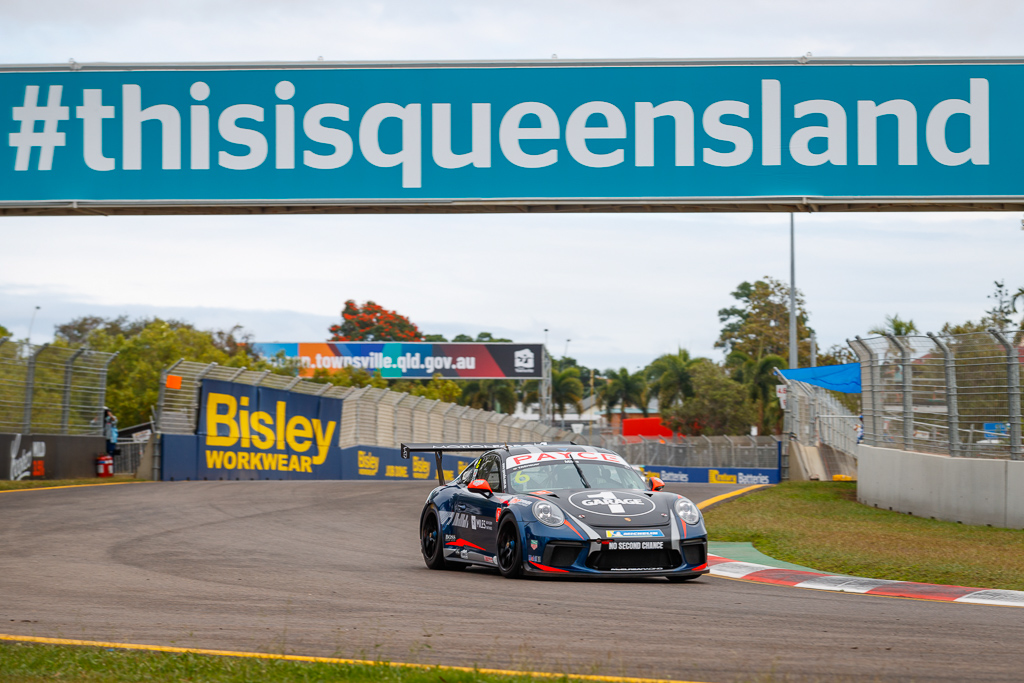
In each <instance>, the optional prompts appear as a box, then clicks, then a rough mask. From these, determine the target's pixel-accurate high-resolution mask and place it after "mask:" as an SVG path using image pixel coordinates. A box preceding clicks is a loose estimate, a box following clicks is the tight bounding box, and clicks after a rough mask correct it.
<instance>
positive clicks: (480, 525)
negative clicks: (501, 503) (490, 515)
mask: <svg viewBox="0 0 1024 683" xmlns="http://www.w3.org/2000/svg"><path fill="white" fill-rule="evenodd" d="M452 526H456V527H459V528H460V529H484V530H487V531H490V530H492V529H494V521H493V520H491V519H485V518H483V517H477V516H476V515H471V514H469V513H467V512H456V513H455V516H454V517H452Z"/></svg>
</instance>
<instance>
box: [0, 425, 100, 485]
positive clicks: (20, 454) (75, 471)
mask: <svg viewBox="0 0 1024 683" xmlns="http://www.w3.org/2000/svg"><path fill="white" fill-rule="evenodd" d="M105 452H106V442H105V441H104V440H103V437H102V436H58V435H51V434H24V435H22V434H0V479H11V478H15V479H17V478H23V479H74V478H78V477H95V476H96V456H97V455H102V454H103V453H105ZM12 470H13V471H12ZM12 475H13V476H12Z"/></svg>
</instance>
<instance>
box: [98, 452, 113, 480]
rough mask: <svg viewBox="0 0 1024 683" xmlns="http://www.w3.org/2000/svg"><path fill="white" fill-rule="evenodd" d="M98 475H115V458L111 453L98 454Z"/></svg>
mask: <svg viewBox="0 0 1024 683" xmlns="http://www.w3.org/2000/svg"><path fill="white" fill-rule="evenodd" d="M96 476H97V477H112V476H114V458H113V457H112V456H109V455H98V456H96Z"/></svg>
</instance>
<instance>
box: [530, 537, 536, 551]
mask: <svg viewBox="0 0 1024 683" xmlns="http://www.w3.org/2000/svg"><path fill="white" fill-rule="evenodd" d="M537 545H538V544H537V539H533V540H531V541H530V550H536V549H537Z"/></svg>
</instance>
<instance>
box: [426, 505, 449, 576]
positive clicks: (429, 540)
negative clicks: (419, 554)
mask: <svg viewBox="0 0 1024 683" xmlns="http://www.w3.org/2000/svg"><path fill="white" fill-rule="evenodd" d="M420 550H421V551H423V561H424V562H425V563H426V564H427V566H428V567H430V568H431V569H444V568H445V561H444V544H443V543H442V542H441V525H440V524H438V522H437V512H435V511H434V510H430V511H429V512H427V514H425V515H423V522H422V524H420Z"/></svg>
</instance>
